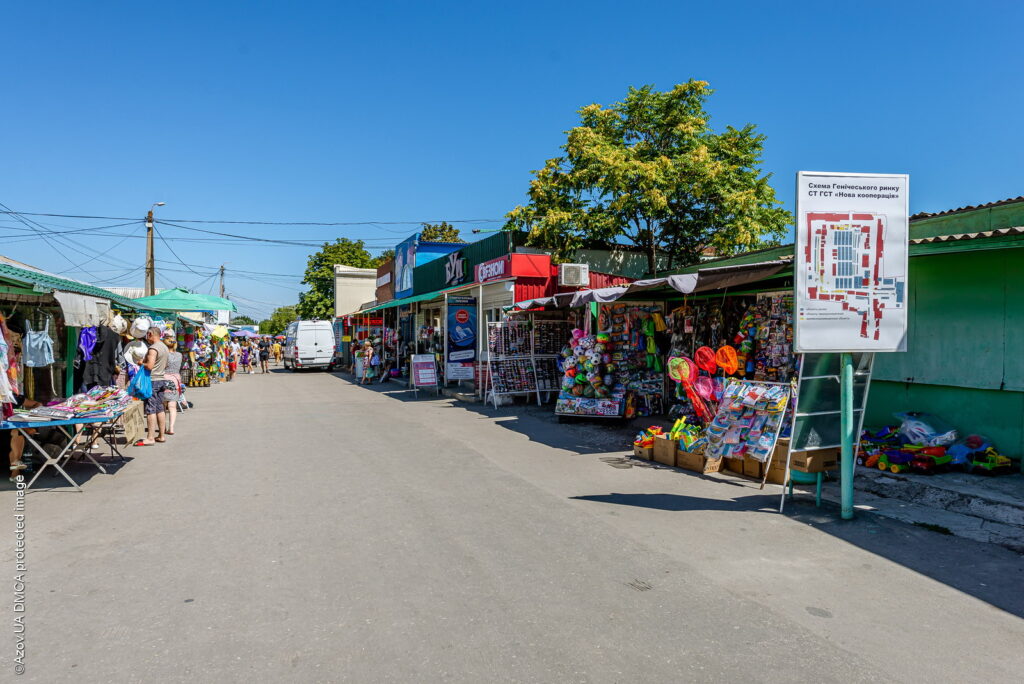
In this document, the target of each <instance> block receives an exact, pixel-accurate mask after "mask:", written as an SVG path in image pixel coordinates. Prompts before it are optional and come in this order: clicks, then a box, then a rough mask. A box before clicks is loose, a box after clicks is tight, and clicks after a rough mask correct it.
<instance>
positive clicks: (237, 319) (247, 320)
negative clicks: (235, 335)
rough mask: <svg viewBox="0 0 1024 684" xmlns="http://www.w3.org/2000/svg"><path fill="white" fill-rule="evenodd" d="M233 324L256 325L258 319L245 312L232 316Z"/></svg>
mask: <svg viewBox="0 0 1024 684" xmlns="http://www.w3.org/2000/svg"><path fill="white" fill-rule="evenodd" d="M231 325H256V321H255V320H254V319H253V318H251V317H250V316H246V315H245V314H242V315H239V316H232V317H231Z"/></svg>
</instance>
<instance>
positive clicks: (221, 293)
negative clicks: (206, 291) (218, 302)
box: [220, 264, 224, 299]
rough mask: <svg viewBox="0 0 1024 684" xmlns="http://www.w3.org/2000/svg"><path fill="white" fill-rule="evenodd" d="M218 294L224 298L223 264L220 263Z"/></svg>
mask: <svg viewBox="0 0 1024 684" xmlns="http://www.w3.org/2000/svg"><path fill="white" fill-rule="evenodd" d="M220 296H221V299H223V298H224V264H221V265H220Z"/></svg>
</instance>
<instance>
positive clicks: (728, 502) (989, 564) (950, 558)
mask: <svg viewBox="0 0 1024 684" xmlns="http://www.w3.org/2000/svg"><path fill="white" fill-rule="evenodd" d="M683 474H685V475H687V476H692V475H694V474H690V473H683ZM704 479H705V480H707V481H708V482H709V483H713V484H727V482H725V481H722V480H715V479H711V478H704ZM740 484H742V483H740ZM748 485H749V483H748ZM570 498H571V499H574V500H577V501H593V502H598V503H608V504H614V505H618V506H636V507H639V508H649V509H656V510H662V511H669V512H673V513H678V512H686V511H722V512H757V511H761V512H764V513H765V515H773V514H775V515H778V513H777V511H778V505H779V495H778V494H751V495H749V496H742V495H740V496H736V497H734V498H731V499H715V498H705V497H699V496H686V495H681V494H668V493H660V494H644V493H640V494H623V493H617V492H612V493H609V494H593V495H587V496H574V497H570ZM839 513H840V511H839V507H838V506H836V505H834V504H832V503H830V502H827V501H826V502H822V505H821V507H820V508H819V507H817V506H815V505H814V503H813V498H812V497H798V498H796V499H792V500H789V501H787V502H786V508H785V513H784V514H783V515H785V516H786V517H788V518H791V519H793V520H796V521H798V522H800V523H801V524H803V525H804V526H806V529H807V530H808V533H810V534H827V535H830V536H832V537H835V538H837V539H840V540H842V541H843V542H845V543H847V544H851V545H853V546H856V547H858V548H861V549H863V550H865V551H867V552H868V553H871V554H873V555H876V556H879V557H881V558H884V559H886V560H888V561H891V562H893V563H897V564H899V565H902V566H904V567H905V568H908V569H909V570H912V571H914V572H916V573H918V574H920V575H923V576H925V577H928V578H930V579H932V580H935V581H936V582H941V583H942V584H945V585H947V586H949V587H952V588H953V589H956V590H957V591H960V592H962V593H964V594H968V595H969V596H973V597H974V598H976V599H979V600H981V601H984V602H986V603H988V604H990V605H992V606H994V607H995V608H998V609H1000V610H1003V611H1005V612H1007V613H1010V614H1011V615H1015V616H1017V617H1020V618H1024V593H1022V592H1021V591H1020V585H1021V582H1022V581H1024V557H1022V556H1020V555H1019V554H1017V553H1014V552H1013V551H1010V550H1008V549H1004V548H1002V547H1000V546H997V545H995V544H985V543H981V542H976V541H972V540H970V539H964V538H962V537H954V536H949V535H945V534H941V533H938V532H934V531H932V530H929V529H926V528H922V527H917V526H914V525H910V524H907V523H905V522H902V521H899V520H893V519H891V518H885V517H882V516H878V515H874V514H872V513H869V512H859V513H858V514H857V516H856V517H855V518H854V519H853V520H843V519H842V518H841V517H840V514H839ZM864 572H866V573H868V572H871V564H870V563H868V564H865V565H864Z"/></svg>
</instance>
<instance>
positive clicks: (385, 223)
mask: <svg viewBox="0 0 1024 684" xmlns="http://www.w3.org/2000/svg"><path fill="white" fill-rule="evenodd" d="M0 214H18V215H22V216H51V217H58V218H79V219H103V220H111V221H129V220H132V219H131V218H129V217H126V216H89V215H85V214H52V213H43V212H31V211H21V212H17V211H12V210H11V209H9V208H8V210H7V211H0ZM134 220H138V219H134ZM505 220H506V219H503V218H481V219H432V220H429V221H237V220H219V219H167V220H162V221H160V223H168V222H171V223H214V224H217V223H219V224H224V225H227V224H237V225H247V226H325V227H330V226H418V225H423V224H424V223H435V224H436V223H504V222H505Z"/></svg>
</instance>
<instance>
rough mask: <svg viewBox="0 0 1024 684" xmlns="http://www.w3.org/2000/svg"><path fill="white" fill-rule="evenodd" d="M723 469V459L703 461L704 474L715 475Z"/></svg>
mask: <svg viewBox="0 0 1024 684" xmlns="http://www.w3.org/2000/svg"><path fill="white" fill-rule="evenodd" d="M723 468H725V459H724V458H705V459H704V472H705V473H717V472H719V471H720V470H722V469H723Z"/></svg>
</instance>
